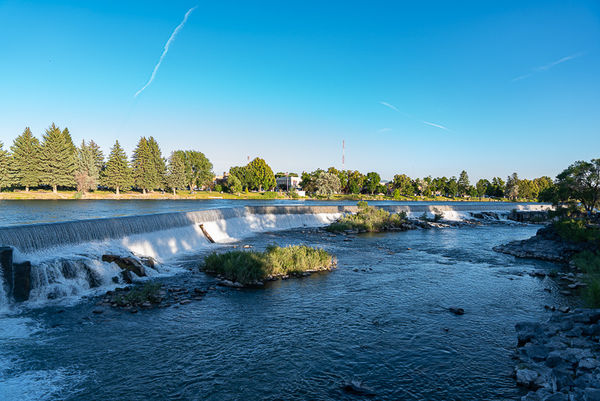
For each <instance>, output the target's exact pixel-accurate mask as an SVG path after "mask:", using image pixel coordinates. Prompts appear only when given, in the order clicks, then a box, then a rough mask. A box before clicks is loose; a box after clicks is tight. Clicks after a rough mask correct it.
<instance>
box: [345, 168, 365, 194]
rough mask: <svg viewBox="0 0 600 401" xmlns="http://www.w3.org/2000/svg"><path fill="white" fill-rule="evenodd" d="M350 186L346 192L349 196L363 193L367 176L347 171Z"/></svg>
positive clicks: (355, 171) (358, 172)
mask: <svg viewBox="0 0 600 401" xmlns="http://www.w3.org/2000/svg"><path fill="white" fill-rule="evenodd" d="M347 175H348V185H347V190H346V192H347V193H349V194H358V193H360V191H362V188H363V184H364V182H365V176H364V175H362V174H361V173H360V171H357V170H354V171H350V170H348V171H347Z"/></svg>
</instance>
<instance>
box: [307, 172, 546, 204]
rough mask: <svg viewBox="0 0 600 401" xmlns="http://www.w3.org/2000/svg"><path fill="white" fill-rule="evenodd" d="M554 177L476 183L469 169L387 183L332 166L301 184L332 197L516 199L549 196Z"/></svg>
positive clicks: (373, 174) (513, 177)
mask: <svg viewBox="0 0 600 401" xmlns="http://www.w3.org/2000/svg"><path fill="white" fill-rule="evenodd" d="M553 185H554V184H553V182H552V179H551V178H550V177H547V176H543V177H539V178H535V179H533V180H529V179H519V177H518V175H517V173H513V174H512V175H510V176H509V177H507V179H506V181H505V180H503V179H502V178H500V177H494V178H493V179H492V180H491V181H489V180H487V179H480V180H478V181H477V182H476V183H475V184H474V185H472V184H471V182H470V180H469V175H468V174H467V172H466V171H464V170H463V171H462V172H461V173H460V174H459V176H458V178H457V177H455V176H453V177H450V178H447V177H435V178H433V177H431V176H428V177H424V178H411V177H409V176H407V175H406V174H396V175H394V177H393V179H392V180H391V181H389V182H387V183H385V184H383V183H381V177H380V175H379V174H378V173H376V172H370V173H367V174H362V173H361V172H359V171H356V170H338V169H336V168H335V167H330V168H329V169H327V170H322V169H317V170H315V171H313V172H303V173H302V181H301V183H300V186H301V187H302V189H303V190H305V191H307V192H309V193H314V194H317V195H325V196H330V195H332V194H336V193H342V194H370V195H373V194H376V193H377V194H379V193H381V194H384V195H389V196H391V197H393V198H396V199H399V198H400V197H402V196H407V197H413V196H424V197H431V196H444V197H449V198H455V197H479V198H482V197H484V196H485V197H490V198H509V199H512V200H516V199H519V198H520V199H538V198H540V197H542V198H543V197H544V196H548V193H549V191H550V190H551V188H552V187H553Z"/></svg>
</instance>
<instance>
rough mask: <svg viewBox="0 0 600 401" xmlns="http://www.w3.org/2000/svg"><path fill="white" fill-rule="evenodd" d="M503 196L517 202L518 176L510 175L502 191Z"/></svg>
mask: <svg viewBox="0 0 600 401" xmlns="http://www.w3.org/2000/svg"><path fill="white" fill-rule="evenodd" d="M504 194H505V195H506V197H507V198H509V199H510V200H517V198H518V197H519V176H518V175H517V173H512V175H509V176H508V178H507V179H506V189H505V190H504Z"/></svg>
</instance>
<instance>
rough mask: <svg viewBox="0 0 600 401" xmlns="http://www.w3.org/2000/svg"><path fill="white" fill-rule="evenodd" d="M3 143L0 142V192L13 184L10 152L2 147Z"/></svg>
mask: <svg viewBox="0 0 600 401" xmlns="http://www.w3.org/2000/svg"><path fill="white" fill-rule="evenodd" d="M3 146H4V144H3V143H2V142H0V192H2V188H7V187H9V186H11V185H12V184H13V177H12V171H11V169H10V162H11V157H10V154H9V153H8V152H7V151H6V150H4V149H2V147H3Z"/></svg>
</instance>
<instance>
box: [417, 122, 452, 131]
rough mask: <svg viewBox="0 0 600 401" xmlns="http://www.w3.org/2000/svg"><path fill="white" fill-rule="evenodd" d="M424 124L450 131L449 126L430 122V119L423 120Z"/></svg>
mask: <svg viewBox="0 0 600 401" xmlns="http://www.w3.org/2000/svg"><path fill="white" fill-rule="evenodd" d="M423 124H427V125H431V126H432V127H436V128H439V129H443V130H444V131H450V130H449V129H448V128H447V127H444V126H443V125H440V124H435V123H430V122H429V121H423Z"/></svg>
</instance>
